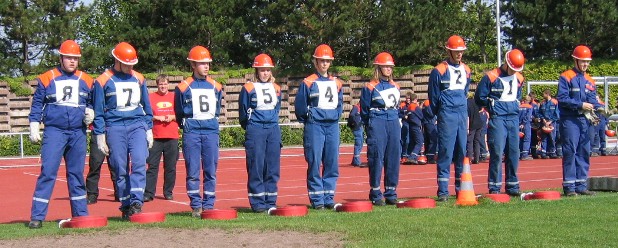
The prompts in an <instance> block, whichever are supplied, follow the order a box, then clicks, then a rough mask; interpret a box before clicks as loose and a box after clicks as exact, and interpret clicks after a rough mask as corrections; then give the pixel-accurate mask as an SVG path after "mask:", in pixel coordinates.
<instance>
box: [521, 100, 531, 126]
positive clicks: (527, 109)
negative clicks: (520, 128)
mask: <svg viewBox="0 0 618 248" xmlns="http://www.w3.org/2000/svg"><path fill="white" fill-rule="evenodd" d="M531 123H532V105H530V104H528V103H522V104H521V105H520V106H519V125H524V126H525V125H530V124H531Z"/></svg>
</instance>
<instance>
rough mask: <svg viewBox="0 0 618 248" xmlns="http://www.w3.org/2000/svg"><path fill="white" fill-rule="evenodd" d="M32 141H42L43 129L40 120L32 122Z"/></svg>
mask: <svg viewBox="0 0 618 248" xmlns="http://www.w3.org/2000/svg"><path fill="white" fill-rule="evenodd" d="M30 141H32V142H34V143H36V142H39V141H41V131H40V130H39V123H38V122H30Z"/></svg>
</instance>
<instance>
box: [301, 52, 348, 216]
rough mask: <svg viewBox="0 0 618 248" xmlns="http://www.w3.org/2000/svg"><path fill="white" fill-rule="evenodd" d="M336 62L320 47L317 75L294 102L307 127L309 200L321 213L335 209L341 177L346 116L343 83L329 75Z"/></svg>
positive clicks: (315, 62) (307, 81)
mask: <svg viewBox="0 0 618 248" xmlns="http://www.w3.org/2000/svg"><path fill="white" fill-rule="evenodd" d="M334 59H335V57H334V56H333V50H332V49H331V48H330V46H328V45H326V44H321V45H319V46H318V47H316V49H315V51H314V53H313V59H312V61H313V65H314V67H315V69H316V73H314V74H312V75H310V76H308V77H306V78H305V79H304V80H303V82H302V83H301V84H300V86H299V88H298V94H296V100H295V102H294V107H295V114H296V118H297V119H298V121H299V122H300V123H303V124H304V125H305V128H304V131H303V146H304V149H305V160H306V161H307V164H308V168H307V190H308V191H309V192H308V193H309V201H310V202H311V206H313V208H315V209H318V210H320V209H325V208H328V209H330V208H333V207H334V206H335V190H336V186H337V179H338V178H339V135H340V130H339V123H338V122H339V119H340V118H341V115H342V113H343V89H342V86H343V82H342V81H341V80H339V79H337V78H336V77H334V76H332V75H329V72H328V69H329V68H330V66H331V64H332V62H333V60H334ZM320 165H322V166H323V168H322V170H320Z"/></svg>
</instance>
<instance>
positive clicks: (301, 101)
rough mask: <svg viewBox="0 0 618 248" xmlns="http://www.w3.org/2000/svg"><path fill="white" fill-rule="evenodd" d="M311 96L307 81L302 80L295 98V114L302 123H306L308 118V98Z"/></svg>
mask: <svg viewBox="0 0 618 248" xmlns="http://www.w3.org/2000/svg"><path fill="white" fill-rule="evenodd" d="M308 98H309V89H307V86H306V84H305V82H304V81H303V82H301V83H300V86H299V87H298V93H297V94H296V98H295V100H294V114H295V115H296V119H297V120H298V122H300V123H305V121H306V120H307V113H308V109H307V99H308Z"/></svg>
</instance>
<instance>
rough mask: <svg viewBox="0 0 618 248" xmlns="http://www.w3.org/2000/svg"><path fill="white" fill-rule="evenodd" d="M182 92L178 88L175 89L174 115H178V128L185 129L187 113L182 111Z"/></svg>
mask: <svg viewBox="0 0 618 248" xmlns="http://www.w3.org/2000/svg"><path fill="white" fill-rule="evenodd" d="M182 97H183V95H182V92H180V89H178V86H176V88H175V89H174V114H175V115H176V122H177V123H178V127H180V128H183V124H184V116H185V112H184V111H183V109H182V106H183V104H182Z"/></svg>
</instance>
